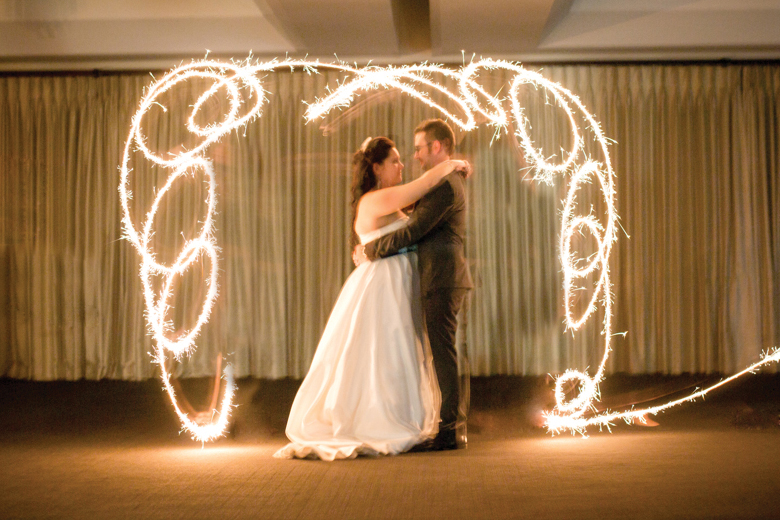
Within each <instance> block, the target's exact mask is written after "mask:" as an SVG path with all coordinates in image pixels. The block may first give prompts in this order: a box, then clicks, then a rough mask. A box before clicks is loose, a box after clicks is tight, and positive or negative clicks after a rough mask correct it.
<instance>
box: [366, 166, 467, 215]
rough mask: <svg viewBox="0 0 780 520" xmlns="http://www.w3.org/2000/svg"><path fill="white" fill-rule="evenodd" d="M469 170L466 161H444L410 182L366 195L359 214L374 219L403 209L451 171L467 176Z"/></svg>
mask: <svg viewBox="0 0 780 520" xmlns="http://www.w3.org/2000/svg"><path fill="white" fill-rule="evenodd" d="M469 168H470V167H469V164H468V162H466V161H456V160H449V161H444V162H443V163H440V164H438V165H436V166H434V167H433V168H431V169H430V170H428V171H427V172H425V173H424V174H422V175H421V176H420V177H419V178H418V179H415V180H413V181H412V182H407V183H406V184H399V185H398V186H393V187H392V188H385V189H381V190H377V191H372V192H369V193H366V194H365V195H363V198H362V199H361V200H360V213H363V215H364V216H366V217H370V218H376V217H381V216H382V215H388V214H390V213H392V212H393V211H397V210H399V209H401V208H405V207H406V206H409V205H410V204H413V203H414V202H417V201H418V200H420V199H421V198H422V197H423V196H424V195H425V194H426V193H428V192H429V191H431V189H433V188H434V187H436V185H437V184H439V182H440V181H441V180H442V179H443V178H444V177H446V176H447V175H449V174H450V173H452V172H453V171H455V170H462V171H464V172H466V174H468V171H469Z"/></svg>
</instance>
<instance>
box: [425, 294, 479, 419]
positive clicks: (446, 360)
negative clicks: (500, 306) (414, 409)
mask: <svg viewBox="0 0 780 520" xmlns="http://www.w3.org/2000/svg"><path fill="white" fill-rule="evenodd" d="M468 291H469V289H463V288H460V287H457V288H456V287H442V288H438V289H433V290H431V291H430V292H428V293H427V294H426V295H425V296H424V297H423V302H422V303H423V312H424V313H425V324H426V326H427V329H428V339H429V341H430V343H431V354H432V355H433V365H434V366H435V367H436V377H437V379H438V380H439V388H440V389H441V425H440V427H439V429H440V430H441V431H445V430H454V429H455V428H456V426H459V422H462V423H464V425H465V421H466V411H467V409H468V404H467V403H461V398H462V397H466V398H467V397H468V389H463V390H462V389H461V388H460V384H461V381H460V378H459V377H458V351H457V348H456V346H455V336H456V332H457V330H458V311H460V308H461V305H462V304H463V300H464V299H465V297H466V294H467V293H468ZM463 354H465V353H462V355H463ZM459 410H460V414H459V413H458V412H459ZM459 415H460V417H459Z"/></svg>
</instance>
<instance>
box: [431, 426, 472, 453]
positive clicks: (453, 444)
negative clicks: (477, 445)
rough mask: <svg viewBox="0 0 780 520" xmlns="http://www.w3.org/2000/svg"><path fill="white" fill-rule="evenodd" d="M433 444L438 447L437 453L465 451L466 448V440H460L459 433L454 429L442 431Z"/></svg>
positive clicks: (463, 438)
mask: <svg viewBox="0 0 780 520" xmlns="http://www.w3.org/2000/svg"><path fill="white" fill-rule="evenodd" d="M433 444H434V446H436V448H435V450H436V451H448V450H457V449H464V448H465V447H466V438H465V436H463V437H462V438H458V434H457V431H456V430H454V429H447V430H442V431H440V432H439V434H438V435H437V436H436V437H435V438H434V439H433Z"/></svg>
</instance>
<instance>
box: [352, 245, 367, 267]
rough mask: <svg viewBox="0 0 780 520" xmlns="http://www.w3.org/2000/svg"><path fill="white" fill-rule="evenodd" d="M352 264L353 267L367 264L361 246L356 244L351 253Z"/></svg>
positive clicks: (364, 252) (363, 249)
mask: <svg viewBox="0 0 780 520" xmlns="http://www.w3.org/2000/svg"><path fill="white" fill-rule="evenodd" d="M352 262H353V263H354V264H355V267H357V266H359V265H360V264H362V263H363V262H368V258H367V257H366V251H365V247H363V244H358V245H356V246H355V249H354V250H353V251H352Z"/></svg>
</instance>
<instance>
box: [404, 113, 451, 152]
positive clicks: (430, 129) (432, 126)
mask: <svg viewBox="0 0 780 520" xmlns="http://www.w3.org/2000/svg"><path fill="white" fill-rule="evenodd" d="M421 132H425V138H426V139H428V141H439V142H440V143H441V144H442V145H443V146H444V149H445V150H447V155H452V154H453V152H454V151H455V133H454V132H453V131H452V128H450V125H448V124H447V123H446V122H444V121H442V120H441V119H427V120H425V121H423V122H422V123H420V124H419V125H417V128H415V129H414V133H415V134H419V133H421Z"/></svg>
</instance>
